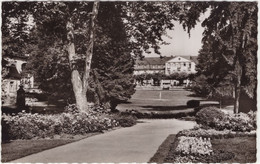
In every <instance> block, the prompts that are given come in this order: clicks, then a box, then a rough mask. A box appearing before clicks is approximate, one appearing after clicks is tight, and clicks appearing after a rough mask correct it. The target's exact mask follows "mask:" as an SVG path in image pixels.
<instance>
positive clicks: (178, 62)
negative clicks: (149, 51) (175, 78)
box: [134, 56, 197, 75]
mask: <svg viewBox="0 0 260 164" xmlns="http://www.w3.org/2000/svg"><path fill="white" fill-rule="evenodd" d="M196 63H197V56H171V57H150V58H143V59H139V60H136V63H135V67H134V74H135V75H140V74H154V73H163V74H165V75H170V74H173V73H175V72H177V73H180V72H186V73H187V74H191V73H196V70H195V67H196Z"/></svg>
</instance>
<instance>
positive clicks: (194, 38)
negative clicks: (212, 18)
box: [144, 12, 209, 57]
mask: <svg viewBox="0 0 260 164" xmlns="http://www.w3.org/2000/svg"><path fill="white" fill-rule="evenodd" d="M206 15H209V13H208V12H207V13H206V14H205V15H202V16H201V17H200V20H201V21H202V20H203V19H205V17H206ZM174 25H175V27H174V30H168V31H167V35H169V36H170V37H171V39H170V38H168V37H163V39H164V41H166V42H167V43H170V44H169V45H161V46H160V47H161V49H160V52H161V55H162V56H198V51H199V50H200V49H201V47H202V43H201V39H202V33H203V31H204V28H203V27H201V22H199V23H198V24H197V25H196V26H195V28H194V29H192V30H191V36H190V37H189V35H188V33H187V31H184V29H183V27H182V25H180V24H179V22H174ZM151 52H152V53H151V54H144V56H146V57H158V56H159V55H158V54H155V53H154V51H153V50H151Z"/></svg>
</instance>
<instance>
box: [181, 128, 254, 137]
mask: <svg viewBox="0 0 260 164" xmlns="http://www.w3.org/2000/svg"><path fill="white" fill-rule="evenodd" d="M177 136H187V137H202V138H211V139H221V138H234V137H241V136H247V137H255V136H256V131H252V132H235V131H231V130H221V131H219V130H216V129H201V128H198V129H195V128H194V129H189V130H183V131H180V132H179V133H178V134H177Z"/></svg>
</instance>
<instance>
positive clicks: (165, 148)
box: [148, 134, 176, 163]
mask: <svg viewBox="0 0 260 164" xmlns="http://www.w3.org/2000/svg"><path fill="white" fill-rule="evenodd" d="M175 136H176V135H175V134H171V135H169V136H168V137H167V138H166V139H165V140H164V141H163V143H162V144H161V146H160V147H159V148H158V150H157V152H156V153H155V154H154V156H153V157H152V158H151V159H150V161H149V162H148V163H163V162H164V159H165V158H166V157H167V155H168V153H169V151H170V149H171V144H172V143H173V141H174V139H175Z"/></svg>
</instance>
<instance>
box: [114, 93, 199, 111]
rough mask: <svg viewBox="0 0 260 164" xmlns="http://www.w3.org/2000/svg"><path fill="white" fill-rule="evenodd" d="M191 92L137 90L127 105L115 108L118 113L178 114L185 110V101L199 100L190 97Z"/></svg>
mask: <svg viewBox="0 0 260 164" xmlns="http://www.w3.org/2000/svg"><path fill="white" fill-rule="evenodd" d="M191 94H192V92H190V91H187V90H184V89H181V90H137V91H136V92H135V94H134V95H133V96H132V98H131V99H130V100H128V102H127V103H122V104H119V105H118V106H117V109H118V110H120V111H125V110H132V109H134V110H137V111H139V112H163V113H171V112H176V111H177V112H179V111H180V110H183V111H185V110H187V105H186V104H187V101H189V100H194V99H196V100H201V99H202V98H199V97H191V96H190V95H191Z"/></svg>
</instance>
